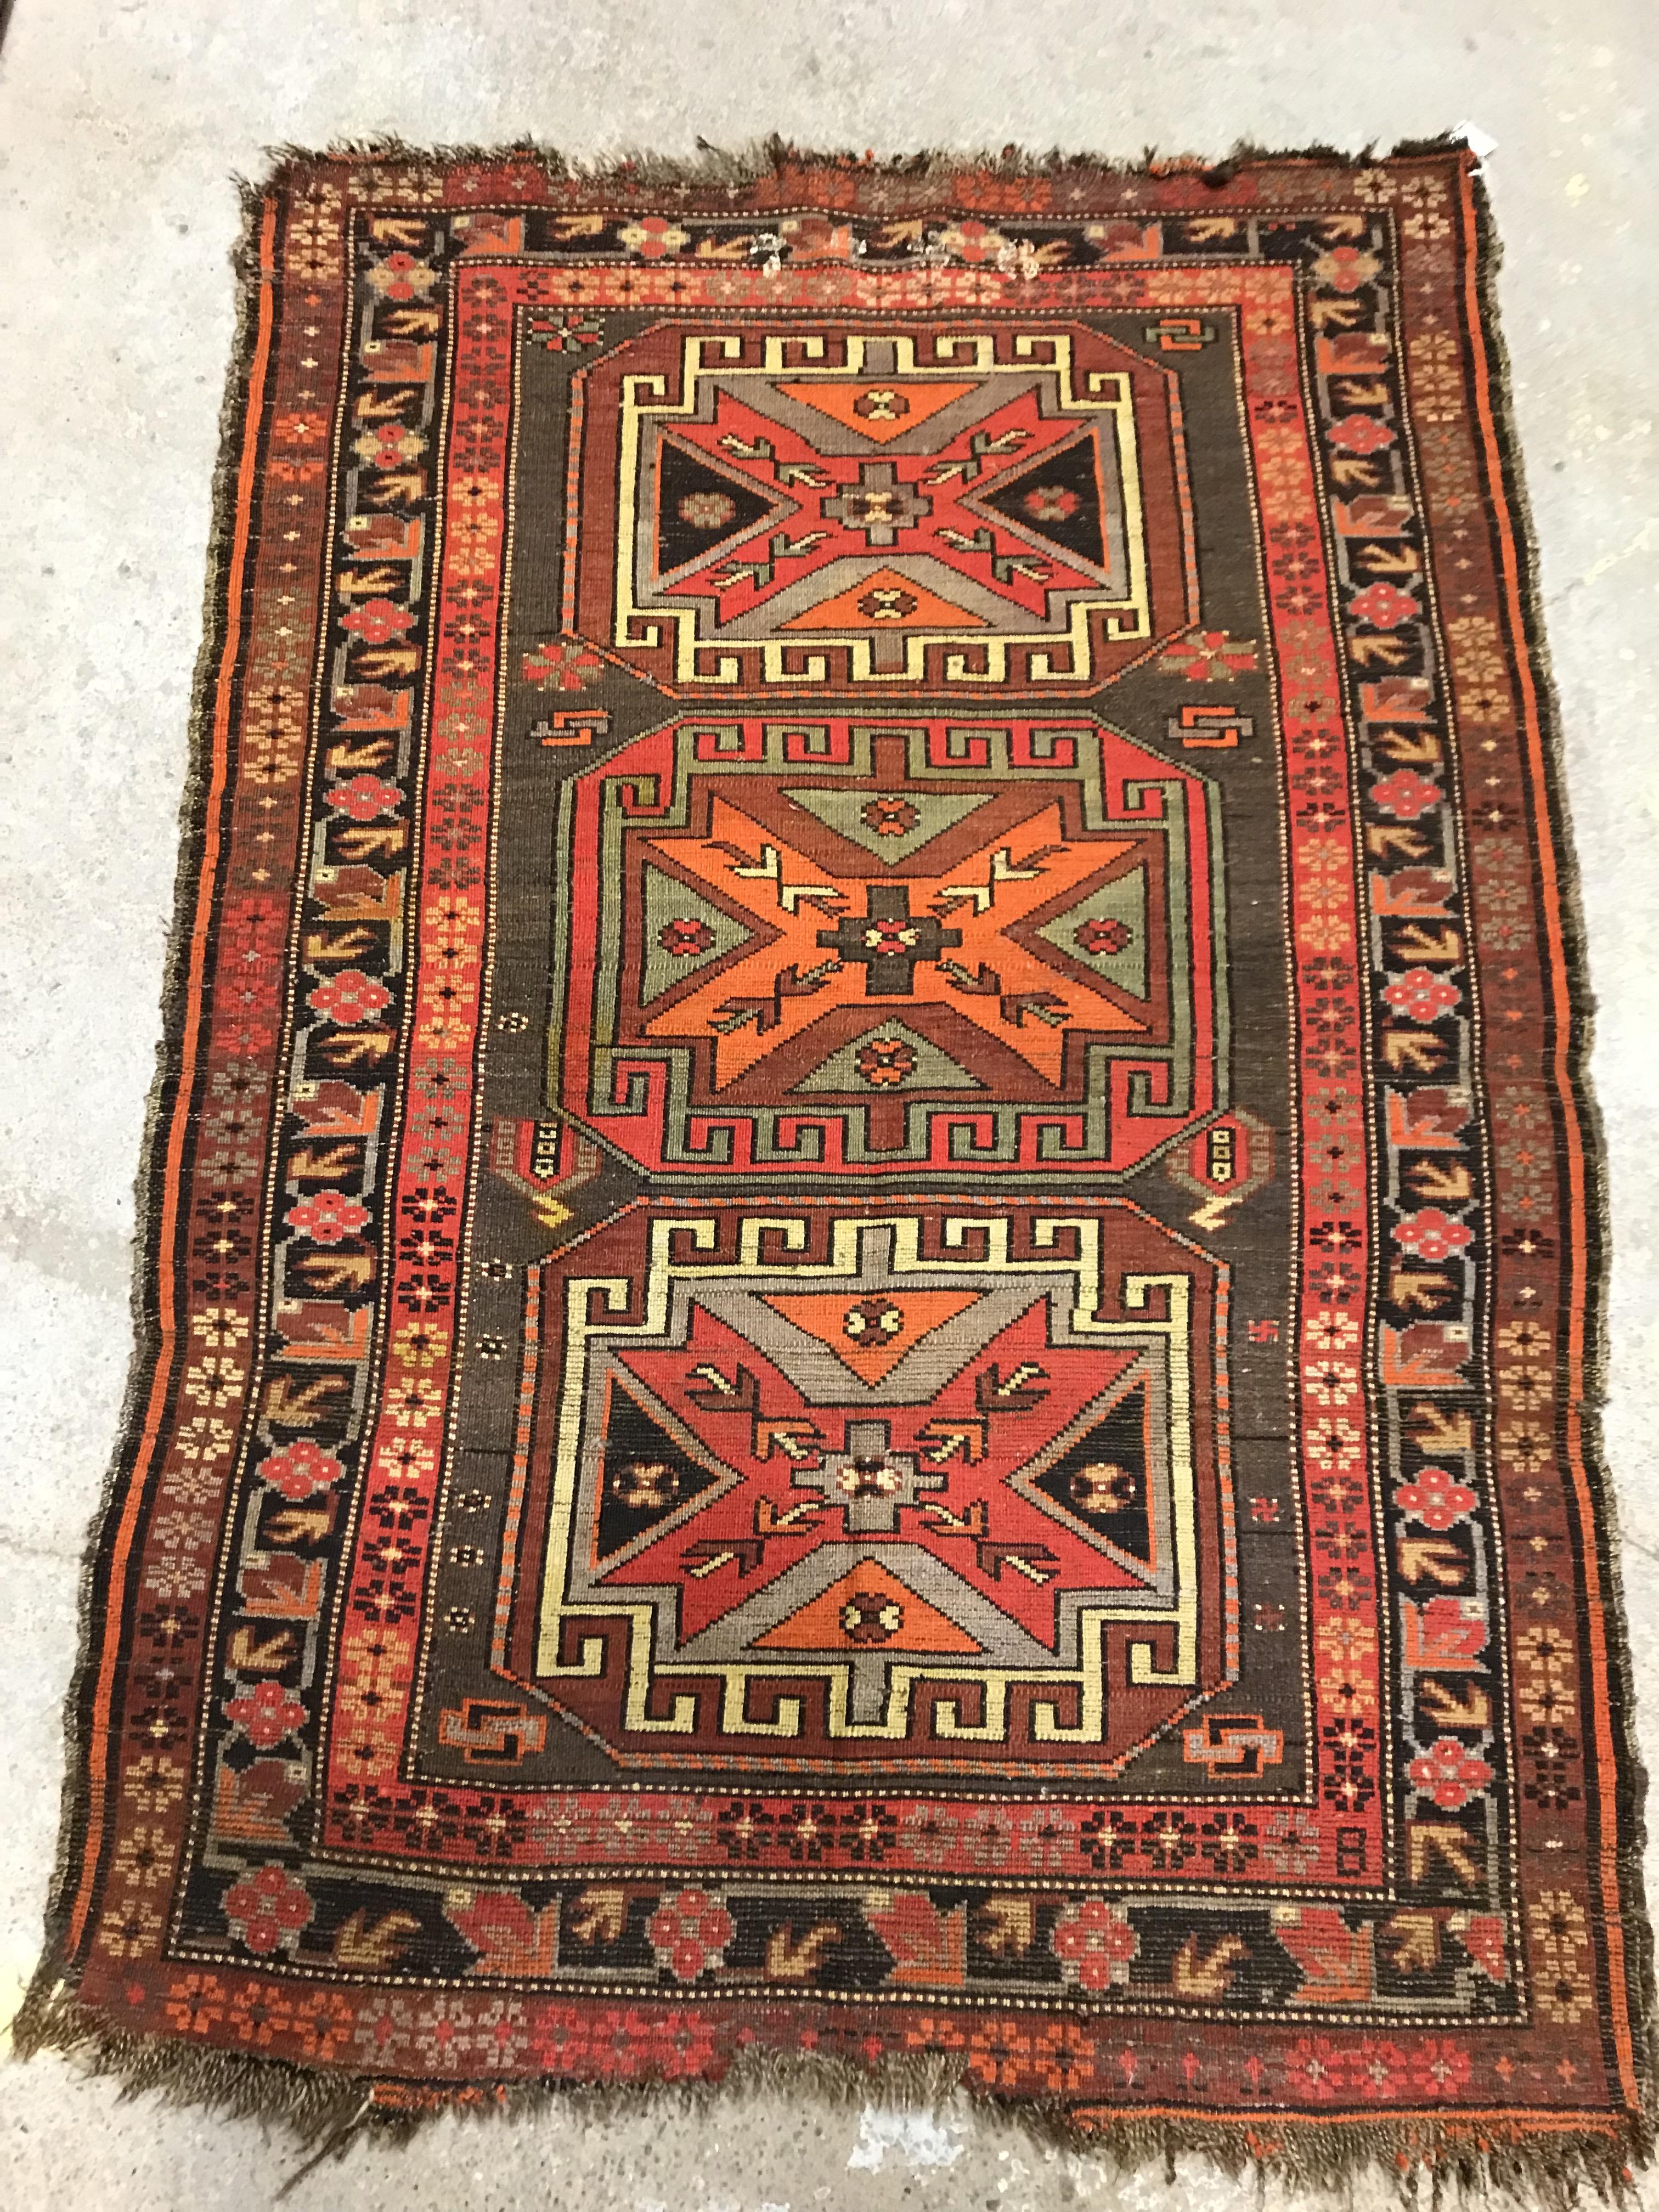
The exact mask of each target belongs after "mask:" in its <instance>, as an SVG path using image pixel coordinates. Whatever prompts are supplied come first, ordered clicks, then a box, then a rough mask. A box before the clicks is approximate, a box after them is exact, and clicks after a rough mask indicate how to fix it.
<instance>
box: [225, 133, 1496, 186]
mask: <svg viewBox="0 0 1659 2212" xmlns="http://www.w3.org/2000/svg"><path fill="white" fill-rule="evenodd" d="M1467 149H1468V141H1467V140H1466V139H1465V138H1464V137H1463V136H1462V132H1461V131H1444V132H1442V133H1440V134H1439V135H1437V136H1434V137H1424V138H1407V139H1401V140H1400V141H1399V142H1398V143H1396V144H1395V145H1394V146H1393V147H1391V148H1389V150H1388V151H1387V152H1382V151H1379V149H1378V148H1377V144H1376V141H1375V140H1368V141H1367V142H1366V143H1365V144H1364V145H1363V146H1361V147H1360V148H1358V149H1356V150H1353V151H1349V150H1347V149H1344V148H1341V147H1337V146H1323V145H1311V146H1300V147H1297V148H1295V149H1291V150H1290V151H1288V152H1275V151H1273V149H1271V148H1268V147H1266V146H1262V145H1261V144H1259V143H1256V142H1255V141H1254V140H1250V139H1240V140H1238V141H1237V142H1236V143H1235V144H1234V145H1233V146H1232V147H1231V149H1229V150H1228V151H1227V152H1226V153H1225V154H1223V155H1205V154H1197V153H1179V154H1166V153H1161V152H1160V151H1159V150H1158V149H1157V148H1155V147H1152V146H1148V147H1146V148H1144V149H1142V151H1141V153H1140V154H1139V155H1138V156H1135V157H1133V158H1128V159H1125V158H1123V157H1121V156H1114V155H1105V154H1093V153H1082V154H1077V153H1066V152H1063V151H1062V150H1061V149H1060V148H1058V147H1054V148H1051V149H1049V150H1048V151H1047V152H1039V151H1037V150H1036V149H1033V148H1030V147H1025V146H1021V145H1018V144H1016V143H1012V142H1010V143H1008V144H1007V145H1005V146H1003V147H1001V148H1000V149H996V150H992V149H981V150H979V151H977V152H975V151H967V152H964V151H962V150H960V149H944V148H935V149H929V150H927V151H926V152H922V153H919V154H884V155H878V154H877V153H875V152H874V150H873V149H870V150H866V152H864V153H861V154H860V153H857V152H854V151H853V150H851V149H848V148H839V149H836V148H821V147H806V146H798V145H796V144H795V143H794V142H793V140H791V139H787V138H785V137H782V136H781V134H780V133H778V132H776V131H773V132H771V133H769V135H768V136H767V137H763V138H755V139H750V140H746V141H744V143H742V144H741V145H738V146H735V147H724V146H716V145H714V144H713V143H710V141H709V140H708V139H707V138H703V137H699V138H698V139H697V140H696V151H695V153H693V154H690V155H665V154H658V153H654V152H650V151H647V150H643V149H628V148H623V149H620V150H618V151H617V152H615V153H611V154H604V155H570V154H567V153H565V152H563V151H562V149H560V148H557V147H555V146H550V145H548V144H547V143H544V141H543V140H541V139H538V138H536V137H533V136H530V135H526V136H525V137H518V138H512V139H506V140H501V141H499V142H497V143H493V144H483V143H461V142H456V143H447V142H446V143H441V144H437V145H416V144H413V143H410V141H409V140H407V139H404V138H402V137H398V135H397V134H396V133H394V132H381V133H377V134H374V135H372V136H368V137H361V138H338V139H335V140H332V141H331V143H329V144H328V145H327V146H326V147H323V148H316V147H306V146H299V145H295V144H293V143H278V144H276V145H274V146H270V147H268V148H267V149H265V150H266V161H267V164H268V166H267V167H266V170H265V172H264V175H263V176H262V177H261V179H259V182H258V191H261V192H265V191H273V190H277V189H281V188H283V187H285V186H287V185H291V184H292V183H293V182H294V181H295V178H296V177H297V176H298V175H300V174H301V173H303V172H305V171H307V170H308V169H313V168H319V167H328V166H330V165H337V164H338V163H340V162H343V161H352V162H362V163H365V164H369V163H373V164H381V165H386V166H391V165H393V164H409V165H413V166H415V167H432V168H437V167H444V166H446V165H448V164H452V163H456V162H477V163H481V164H492V165H493V164H498V163H504V162H510V161H520V162H529V163H532V164H533V165H534V166H535V167H538V168H539V169H541V170H542V171H543V172H544V174H545V175H546V176H547V177H548V179H550V181H551V182H553V183H556V184H562V185H569V186H575V187H580V189H582V190H584V191H589V190H591V191H603V192H605V193H611V194H614V193H617V192H622V193H624V194H625V193H628V192H630V191H648V192H652V193H662V192H665V191H667V192H673V193H677V194H682V195H689V194H709V195H714V194H719V193H721V192H726V193H733V192H740V191H746V190H748V189H750V188H751V187H752V186H753V185H757V184H760V183H763V181H764V180H765V179H768V178H769V177H774V176H777V175H780V174H782V173H785V172H791V173H793V172H806V171H823V172H831V173H842V174H846V173H856V174H858V175H861V176H868V177H872V178H878V179H887V180H892V181H911V182H915V183H920V184H924V185H939V184H942V183H949V182H951V181H952V180H954V179H957V178H961V177H965V176H969V175H972V176H987V175H989V176H993V177H998V178H1016V177H1050V178H1053V177H1077V176H1081V175H1090V176H1096V177H1102V176H1104V177H1116V178H1123V179H1127V178H1131V177H1138V176H1160V175H1174V174H1177V173H1192V172H1194V171H1195V172H1197V173H1198V174H1199V175H1200V177H1201V178H1202V179H1203V181H1204V182H1205V183H1206V184H1209V185H1214V186H1216V187H1217V188H1219V187H1220V186H1222V185H1226V184H1228V183H1230V182H1231V179H1232V178H1233V177H1234V176H1235V175H1236V174H1237V172H1238V171H1239V170H1240V169H1241V168H1249V167H1258V166H1261V165H1263V164H1267V163H1271V164H1273V165H1274V166H1276V167H1285V166H1286V165H1288V164H1291V163H1296V162H1307V163H1310V164H1311V163H1319V164H1320V165H1322V166H1335V167H1341V168H1345V169H1346V168H1355V169H1358V168H1365V167H1370V166H1373V165H1374V164H1376V162H1378V161H1407V160H1412V159H1427V158H1430V157H1432V156H1434V155H1446V154H1456V153H1464V152H1466V151H1467Z"/></svg>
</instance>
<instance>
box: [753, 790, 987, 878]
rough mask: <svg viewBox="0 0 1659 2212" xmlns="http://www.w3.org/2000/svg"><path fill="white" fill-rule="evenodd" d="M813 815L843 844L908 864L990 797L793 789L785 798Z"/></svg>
mask: <svg viewBox="0 0 1659 2212" xmlns="http://www.w3.org/2000/svg"><path fill="white" fill-rule="evenodd" d="M785 795H786V796H787V798H790V799H793V801H794V802H795V804H796V805H797V806H804V807H805V809H806V811H807V812H808V813H809V814H815V815H816V816H817V818H818V820H819V821H820V822H822V823H823V825H824V827H825V828H826V829H833V830H834V831H835V833H836V836H837V837H845V838H846V839H847V840H848V843H849V844H854V845H861V846H862V847H863V848H864V850H865V851H866V853H874V854H876V855H877V856H878V858H879V859H881V860H908V859H909V857H910V855H911V854H913V853H917V852H920V851H921V848H922V847H923V846H924V845H928V844H931V843H932V842H933V839H934V838H935V837H939V836H943V835H944V833H945V830H947V829H955V827H956V825H957V823H958V822H961V821H963V820H965V819H966V817H968V816H969V815H970V814H973V813H975V812H976V811H978V809H979V808H980V807H981V806H988V805H990V803H991V799H992V798H993V796H994V794H993V793H990V792H988V791H978V792H929V791H894V792H883V791H871V790H869V789H868V788H866V787H860V786H854V787H853V788H852V789H851V790H848V789H845V788H843V789H842V790H839V791H836V790H823V789H817V790H805V791H802V790H795V791H790V792H788V793H786V794H785Z"/></svg>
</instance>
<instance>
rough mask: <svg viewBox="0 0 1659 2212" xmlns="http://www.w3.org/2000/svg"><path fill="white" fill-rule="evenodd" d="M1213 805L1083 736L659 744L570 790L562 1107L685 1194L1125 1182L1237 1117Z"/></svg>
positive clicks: (884, 730) (693, 734)
mask: <svg viewBox="0 0 1659 2212" xmlns="http://www.w3.org/2000/svg"><path fill="white" fill-rule="evenodd" d="M1210 799H1211V794H1210V792H1209V790H1208V787H1206V783H1205V781H1204V780H1203V779H1202V778H1201V777H1200V776H1199V775H1197V774H1195V773H1194V772H1193V771H1192V770H1190V769H1185V768H1176V767H1175V766H1173V765H1172V764H1171V763H1169V762H1168V761H1166V760H1164V759H1162V758H1161V757H1157V756H1154V755H1152V754H1149V753H1147V752H1145V751H1143V750H1141V749H1140V748H1139V747H1138V746H1136V745H1134V744H1131V742H1130V741H1129V740H1128V739H1127V738H1124V737H1122V736H1121V735H1120V734H1119V733H1118V732H1115V731H1112V730H1109V729H1106V728H1103V727H1100V726H1096V725H1094V724H1092V723H1091V722H1089V721H1087V720H1083V719H1080V718H1073V719H1071V720H1067V721H1066V722H1065V723H1063V724H1061V723H1048V724H1037V723H1013V724H1010V723H1008V722H1006V721H999V722H996V723H988V722H987V723H970V722H966V721H963V720H953V721H951V722H949V723H944V722H920V723H911V724H893V725H883V726H863V725H859V724H853V723H848V722H846V721H826V722H823V723H817V722H811V723H808V722H795V723H787V724H785V723H777V724H771V723H761V722H756V721H748V722H733V723H729V724H696V723H687V724H683V725H680V726H678V727H675V728H671V729H667V730H663V731H659V732H654V733H653V734H652V735H651V736H649V737H647V738H641V739H639V740H638V741H637V742H635V744H631V745H629V746H628V747H626V748H625V749H624V750H622V751H620V752H617V753H615V754H612V755H611V757H610V758H609V759H607V760H606V761H605V763H603V765H602V766H600V767H598V768H596V769H592V771H590V772H589V773H588V774H587V775H585V776H582V777H580V778H578V779H577V780H576V781H574V785H573V786H572V787H570V791H569V793H568V800H567V805H566V811H565V819H564V832H565V836H566V837H567V839H568V843H567V846H566V850H567V852H568V854H569V855H570V856H571V865H569V866H568V867H566V868H563V869H562V870H561V875H562V878H563V880H564V882H565V883H566V884H567V885H568V890H567V891H566V897H567V899H568V921H566V923H565V926H564V927H562V929H561V930H560V932H559V933H558V939H559V942H560V943H561V944H568V945H572V946H574V947H578V948H580V957H578V958H576V959H574V960H573V961H572V962H571V963H570V965H569V967H568V971H567V972H566V974H565V975H563V977H562V979H561V981H560V984H559V987H558V988H557V991H556V1014H555V1028H554V1036H553V1066H552V1070H551V1076H550V1101H551V1103H555V1104H557V1105H562V1107H563V1109H565V1111H566V1112H567V1113H568V1114H569V1115H571V1116H572V1117H573V1118H574V1120H576V1121H578V1122H580V1124H581V1125H582V1126H583V1127H585V1128H586V1130H587V1132H588V1133H590V1134H591V1135H592V1136H593V1137H594V1138H596V1139H598V1140H599V1142H600V1143H602V1144H605V1145H607V1146H611V1147H612V1148H614V1149H615V1150H617V1152H621V1153H622V1154H623V1156H625V1157H626V1158H629V1159H630V1160H631V1161H633V1162H634V1163H635V1164H637V1165H638V1166H639V1167H641V1168H643V1169H645V1170H647V1171H650V1172H659V1173H665V1174H671V1175H676V1174H677V1175H683V1174H685V1173H688V1172H690V1173H694V1174H696V1175H699V1176H702V1175H707V1174H708V1173H709V1172H710V1171H729V1172H735V1173H738V1174H744V1173H749V1172H753V1171H756V1170H763V1169H768V1168H772V1167H776V1166H780V1165H787V1166H788V1167H790V1168H791V1169H793V1170H799V1171H802V1172H805V1173H808V1174H819V1175H821V1174H826V1173H827V1174H831V1175H836V1176H845V1175H848V1174H852V1175H869V1174H872V1173H878V1172H880V1171H881V1170H908V1169H911V1168H914V1167H918V1166H929V1167H937V1168H943V1169H945V1170H949V1169H950V1168H951V1167H952V1166H953V1165H954V1164H957V1163H959V1162H963V1161H969V1160H971V1162H972V1163H973V1164H975V1166H976V1167H980V1168H985V1169H993V1170H994V1169H998V1168H1001V1169H1009V1170H1017V1169H1019V1168H1022V1167H1030V1166H1040V1167H1043V1168H1060V1169H1066V1168H1070V1169H1077V1170H1086V1171H1088V1172H1089V1173H1091V1174H1093V1175H1095V1176H1122V1175H1127V1174H1128V1173H1130V1172H1133V1170H1135V1169H1136V1168H1138V1167H1139V1166H1140V1165H1141V1164H1144V1162H1145V1161H1146V1159H1147V1158H1149V1157H1150V1156H1151V1155H1152V1153H1153V1152H1157V1151H1158V1150H1159V1149H1161V1148H1162V1147H1163V1146H1165V1145H1167V1144H1168V1143H1170V1141H1171V1140H1172V1139H1175V1138H1176V1136H1177V1135H1178V1134H1179V1133H1180V1132H1181V1130H1182V1128H1184V1127H1189V1126H1190V1125H1191V1124H1192V1122H1193V1121H1195V1120H1198V1119H1200V1118H1202V1117H1203V1116H1205V1115H1208V1114H1210V1113H1211V1112H1212V1111H1213V1109H1215V1108H1216V1107H1217V1106H1218V1105H1219V1104H1224V1103H1225V1098H1224V1097H1222V1094H1221V1088H1220V1086H1221V1083H1222V1081H1223V1079H1224V1078H1223V1071H1224V1069H1225V1053H1223V1052H1221V1051H1219V1050H1218V1038H1223V1037H1225V1004H1224V998H1223V987H1222V978H1223V971H1224V959H1223V951H1224V948H1223V946H1222V944H1221V942H1220V931H1219V927H1218V899H1217V895H1216V886H1218V884H1219V880H1220V869H1219V856H1218V852H1217V849H1216V844H1215V827H1216V825H1215V823H1214V819H1213V809H1212V805H1211V804H1210ZM578 855H583V856H586V855H597V856H598V858H599V865H598V866H580V865H577V864H576V856H578Z"/></svg>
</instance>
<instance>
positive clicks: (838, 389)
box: [778, 376, 979, 446]
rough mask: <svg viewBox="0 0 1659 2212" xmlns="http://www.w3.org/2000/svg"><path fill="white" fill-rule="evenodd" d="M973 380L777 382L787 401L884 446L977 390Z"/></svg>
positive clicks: (898, 378) (892, 379) (893, 377)
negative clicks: (950, 382) (941, 381)
mask: <svg viewBox="0 0 1659 2212" xmlns="http://www.w3.org/2000/svg"><path fill="white" fill-rule="evenodd" d="M978 389H979V386H977V385H975V384H948V383H939V382H937V381H935V380H933V378H931V377H929V378H926V379H922V378H918V379H916V380H914V381H912V380H906V379H903V378H901V377H896V376H889V377H872V379H871V380H870V381H869V382H868V383H867V384H848V383H843V382H840V381H837V380H830V379H829V378H824V379H823V380H818V379H816V378H814V379H813V380H811V381H803V382H801V383H799V384H781V385H779V386H778V390H779V391H780V392H781V393H782V394H783V396H784V398H786V399H794V400H798V401H799V403H800V404H802V405H803V406H805V407H815V408H816V409H817V411H818V413H819V414H820V415H827V416H829V420H830V421H831V422H839V423H840V424H841V426H842V428H843V429H844V430H856V431H857V433H858V435H860V437H861V438H868V439H869V440H870V441H871V442H872V444H873V445H877V446H885V445H889V444H890V443H891V441H893V440H894V439H895V438H902V436H903V435H904V434H905V432H906V431H907V430H914V429H915V428H916V427H917V425H918V424H919V423H921V422H926V421H927V418H928V416H930V415H938V414H939V413H940V412H941V411H942V410H944V409H945V408H946V407H948V406H949V405H950V404H951V401H952V400H955V399H963V398H966V397H967V395H968V394H969V392H976V391H977V390H978Z"/></svg>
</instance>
